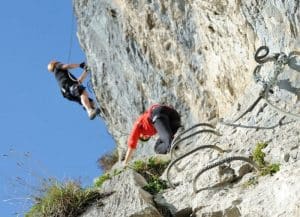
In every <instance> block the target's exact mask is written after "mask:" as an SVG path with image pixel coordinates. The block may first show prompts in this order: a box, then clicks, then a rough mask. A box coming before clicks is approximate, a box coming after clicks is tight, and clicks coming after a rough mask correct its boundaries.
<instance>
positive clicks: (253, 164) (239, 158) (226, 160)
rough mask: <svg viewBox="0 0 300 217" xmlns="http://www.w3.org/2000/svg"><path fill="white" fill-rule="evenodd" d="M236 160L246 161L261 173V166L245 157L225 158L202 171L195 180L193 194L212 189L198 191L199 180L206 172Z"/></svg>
mask: <svg viewBox="0 0 300 217" xmlns="http://www.w3.org/2000/svg"><path fill="white" fill-rule="evenodd" d="M236 160H240V161H246V162H247V163H249V164H251V165H252V166H253V167H254V168H255V169H256V170H257V171H259V169H260V168H259V166H258V165H257V164H256V163H255V162H254V161H253V160H251V159H250V158H248V157H243V156H232V157H228V158H224V159H222V160H220V161H218V162H215V163H213V164H210V165H207V166H206V167H204V168H203V169H202V170H200V171H199V172H198V173H197V174H196V176H195V178H194V179H193V192H194V193H195V194H196V193H198V192H200V191H202V190H205V189H209V188H211V187H205V188H201V189H197V180H198V179H199V177H200V176H201V175H202V174H203V173H205V172H206V171H208V170H210V169H213V168H214V167H217V166H220V165H221V164H224V163H229V162H231V161H236Z"/></svg>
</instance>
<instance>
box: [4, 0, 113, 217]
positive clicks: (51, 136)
mask: <svg viewBox="0 0 300 217" xmlns="http://www.w3.org/2000/svg"><path fill="white" fill-rule="evenodd" d="M1 8H2V11H1V13H0V26H1V27H2V30H1V34H0V48H1V50H0V52H1V60H0V63H1V75H2V76H1V78H2V84H1V86H0V90H1V93H2V98H1V107H0V120H1V121H0V132H1V134H0V135H1V140H0V141H1V146H0V147H1V148H0V160H1V163H0V165H1V166H0V173H1V176H0V186H1V188H0V213H1V216H16V214H14V213H22V212H24V211H27V209H28V203H27V202H28V201H27V200H26V197H29V196H30V194H32V193H34V189H35V187H37V186H38V183H39V181H41V180H42V178H47V177H55V178H57V179H59V180H66V179H70V178H71V179H80V180H81V181H82V183H83V185H85V186H86V185H89V184H91V183H92V180H93V179H94V177H97V176H99V175H100V174H101V171H100V170H99V169H98V168H97V164H96V161H97V159H98V158H99V157H100V156H101V155H103V154H104V153H107V152H110V151H111V150H113V148H114V145H115V144H114V141H113V139H112V138H111V137H110V135H109V134H108V132H107V130H106V127H105V124H104V123H103V122H102V121H101V120H100V119H97V120H94V121H90V120H89V119H88V117H87V115H86V113H85V111H84V110H83V109H82V108H81V107H80V106H78V105H77V104H75V103H72V102H69V101H67V100H65V99H64V98H63V97H62V96H61V95H60V92H59V89H58V85H57V83H56V81H55V79H54V77H53V75H52V74H50V73H49V72H48V71H47V68H46V67H47V63H48V62H49V61H50V60H51V59H57V60H60V61H62V62H67V60H68V56H69V50H70V47H71V48H72V49H71V57H70V62H71V63H79V62H81V61H83V60H84V59H85V55H84V53H83V52H82V50H81V48H80V47H79V44H78V39H77V37H76V22H75V20H74V24H73V31H72V1H71V0H64V1H62V0H51V1H41V0H27V1H16V0H11V1H3V2H2V4H1ZM71 34H72V37H73V43H72V46H70V41H71ZM72 72H73V74H75V75H76V76H79V75H80V73H81V70H73V71H72ZM20 216H23V215H20Z"/></svg>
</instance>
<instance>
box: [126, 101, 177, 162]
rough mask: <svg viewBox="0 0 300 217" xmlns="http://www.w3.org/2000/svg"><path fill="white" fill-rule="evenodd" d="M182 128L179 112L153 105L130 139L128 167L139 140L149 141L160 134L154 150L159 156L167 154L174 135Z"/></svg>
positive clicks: (163, 106)
mask: <svg viewBox="0 0 300 217" xmlns="http://www.w3.org/2000/svg"><path fill="white" fill-rule="evenodd" d="M180 126H181V123H180V115H179V114H178V112H177V111H176V110H175V109H173V108H171V107H169V106H165V105H159V104H155V105H152V106H151V107H150V108H149V109H148V110H147V111H146V112H144V113H143V114H142V115H141V116H140V117H139V118H138V119H137V120H136V121H135V123H134V125H133V128H132V131H131V133H130V136H129V138H128V150H127V153H126V156H125V161H124V164H125V165H126V164H127V163H128V161H129V160H130V158H131V156H132V154H133V153H134V151H135V149H136V147H137V143H138V140H141V141H147V140H149V139H150V137H151V136H153V135H155V134H156V133H158V135H159V138H158V140H157V141H156V143H155V146H154V150H155V152H156V153H158V154H166V153H168V152H169V151H170V148H171V142H172V140H173V137H174V134H175V133H176V132H177V130H178V128H179V127H180Z"/></svg>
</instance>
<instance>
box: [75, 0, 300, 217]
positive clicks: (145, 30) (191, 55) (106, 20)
mask: <svg viewBox="0 0 300 217" xmlns="http://www.w3.org/2000/svg"><path fill="white" fill-rule="evenodd" d="M74 8H75V13H76V16H77V22H78V38H79V41H80V44H81V46H82V48H83V50H84V52H85V54H86V57H87V61H88V64H89V65H90V66H91V68H92V71H93V73H92V75H93V76H92V78H93V79H92V81H93V85H94V89H95V93H96V97H97V99H98V102H99V103H100V105H101V108H102V117H103V119H104V121H105V122H106V124H107V127H108V129H109V131H110V133H111V134H112V135H113V136H114V138H115V140H116V142H117V144H118V149H119V151H120V153H122V152H124V150H125V149H126V140H127V136H128V133H129V132H130V129H131V126H132V123H133V121H134V120H135V118H136V117H137V116H138V115H139V114H140V113H141V112H142V111H143V110H145V108H147V107H148V106H149V105H151V104H152V103H157V102H160V103H167V104H171V105H173V106H174V107H175V108H176V109H177V110H178V111H179V112H180V113H181V115H182V122H183V125H184V128H188V127H190V126H192V125H193V124H195V123H198V122H211V123H214V124H216V129H217V130H218V131H219V132H220V133H221V134H222V136H220V137H216V136H210V135H200V136H198V137H197V138H194V139H193V140H190V141H193V143H192V144H191V145H190V146H188V149H192V148H195V147H197V146H199V145H204V144H218V145H219V146H220V147H222V148H223V149H228V150H230V151H229V152H228V153H224V154H223V155H220V154H218V153H216V152H215V151H212V150H205V151H199V152H197V153H195V154H193V155H192V156H190V157H187V158H185V159H184V160H182V161H181V162H180V164H179V166H181V167H185V170H184V171H182V172H180V173H178V174H177V173H176V174H175V173H174V169H172V170H171V177H172V181H173V182H174V183H179V185H178V186H177V187H176V188H175V189H168V190H166V191H165V192H164V193H162V194H160V195H157V196H156V202H157V203H160V204H164V205H165V206H167V207H169V209H170V211H171V212H172V213H173V215H176V213H177V214H178V212H179V211H180V210H184V209H186V208H191V209H192V210H193V211H194V214H195V215H196V216H201V217H204V216H213V217H218V216H230V217H236V216H254V217H255V216H264V217H267V216H270V217H271V216H272V217H273V216H281V217H297V216H300V214H299V212H300V211H299V209H300V208H299V199H300V198H299V195H300V194H299V191H300V186H299V181H297V180H299V162H300V161H299V160H300V153H299V144H300V127H299V122H295V121H293V119H291V118H289V117H286V118H285V119H283V120H282V123H283V124H282V125H281V126H277V127H275V128H274V129H268V130H267V129H251V128H234V127H229V126H224V125H222V124H221V123H220V122H219V121H218V120H219V118H221V117H222V118H224V119H225V120H233V119H234V117H237V116H238V114H241V113H242V112H243V111H245V109H246V108H247V107H248V106H249V105H250V104H251V103H252V102H254V100H255V99H256V98H257V96H258V94H259V92H260V90H261V89H262V86H261V85H260V84H259V83H255V82H254V80H253V79H252V72H253V69H254V67H255V66H256V64H257V63H256V62H255V61H254V58H253V56H254V53H255V50H256V49H257V48H258V47H259V46H261V45H268V46H269V47H270V50H271V53H275V52H280V51H283V52H285V53H287V54H288V53H289V52H290V51H294V50H299V49H300V43H299V42H300V38H299V26H300V25H299V24H300V23H299V17H300V12H299V1H298V0H289V1H275V0H269V1H254V0H248V1H246V0H222V1H221V0H218V1H212V0H208V1H200V0H197V1H192V0H76V1H75V0H74ZM293 61H294V62H295V66H296V69H298V71H297V70H291V69H288V67H286V68H285V71H284V73H283V74H282V75H280V77H279V78H280V81H279V82H278V83H277V84H278V86H277V87H276V88H274V94H272V102H274V103H275V104H276V105H277V106H279V107H280V108H282V109H284V110H286V111H291V112H294V113H298V114H299V113H300V112H299V107H300V102H299V101H300V73H299V71H300V70H299V65H300V63H299V62H300V61H299V58H295V59H294V60H293ZM272 72H273V65H272V63H267V64H265V65H264V66H263V70H262V73H264V74H266V77H268V74H270V73H272ZM282 117H283V115H282V114H281V113H278V112H276V111H275V110H274V109H272V108H271V107H270V106H267V105H266V102H265V100H261V101H260V103H259V104H258V105H257V106H256V107H255V108H254V110H253V111H252V112H251V113H249V114H247V115H246V116H245V117H243V118H242V119H241V120H240V122H239V123H241V124H244V125H259V126H268V127H269V126H273V125H276V124H278V122H279V120H281V118H282ZM153 141H154V140H152V143H153ZM258 142H267V143H268V144H269V145H268V146H267V148H265V150H264V151H265V153H266V160H267V161H268V162H272V163H280V164H281V170H280V172H278V173H277V174H275V175H274V176H266V177H258V178H257V181H258V183H257V184H256V185H253V186H249V187H248V188H244V187H245V186H244V183H247V181H248V180H249V179H251V178H252V177H254V176H257V174H256V173H254V172H251V173H246V172H247V171H248V170H247V169H245V168H246V166H245V163H243V162H238V161H234V162H232V163H231V164H230V168H231V169H232V170H233V171H234V173H235V174H236V175H237V176H238V175H239V172H238V171H239V170H240V171H241V170H244V173H246V174H243V175H244V176H242V177H240V179H239V180H238V181H236V182H234V183H231V184H230V185H228V186H225V188H223V187H222V188H216V189H209V190H205V191H201V192H200V193H198V194H193V193H192V192H191V191H192V187H191V186H192V181H193V178H194V176H195V174H196V173H197V172H198V171H199V170H200V169H201V168H202V167H203V166H204V165H206V164H208V163H212V162H215V161H216V160H218V159H222V158H223V157H226V156H236V155H243V156H249V155H250V154H251V152H252V150H253V148H254V146H255V145H256V144H257V143H258ZM182 146H184V144H181V148H180V150H179V151H180V152H181V153H183V152H185V151H186V150H185V148H182ZM151 154H153V151H152V144H151V142H149V143H148V144H145V145H139V148H138V151H137V153H136V156H135V157H142V156H144V155H151ZM217 170H218V169H217V168H215V169H212V170H210V171H209V172H207V173H205V174H204V175H203V177H202V176H201V178H200V179H199V180H198V182H197V185H198V186H203V185H204V186H207V184H210V183H211V184H215V183H218V181H220V180H219V174H218V172H217ZM232 170H231V171H232ZM245 171H246V172H245ZM227 178H228V177H227ZM220 179H222V177H220ZM120 182H123V180H121V179H120ZM120 185H122V184H120ZM120 188H121V187H120ZM294 192H295V193H294ZM120 200H122V201H124V203H125V201H127V200H126V199H125V198H124V199H122V198H121V199H120ZM139 200H140V198H138V197H137V198H136V200H134V199H132V200H130V201H127V202H128V203H127V206H128V207H130V206H132V204H134V203H139ZM111 206H112V207H113V208H112V209H115V210H122V209H126V208H124V207H126V204H122V207H120V206H114V205H113V204H111ZM138 212H140V211H139V210H137V213H138ZM130 215H131V214H130ZM130 215H128V216H130ZM90 216H91V217H94V216H97V214H96V212H95V214H94V215H93V214H90ZM106 216H113V215H110V214H107V215H106ZM125 216H126V215H125Z"/></svg>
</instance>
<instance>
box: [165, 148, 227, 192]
mask: <svg viewBox="0 0 300 217" xmlns="http://www.w3.org/2000/svg"><path fill="white" fill-rule="evenodd" d="M206 148H211V149H215V150H217V151H219V152H221V153H223V152H225V150H223V149H221V148H220V147H218V146H216V145H203V146H199V147H197V148H195V149H193V150H191V151H189V152H187V153H185V154H183V155H181V156H180V157H178V158H176V159H175V160H174V161H172V162H171V163H170V164H169V165H168V167H167V169H166V170H167V181H168V183H169V185H170V186H171V187H172V188H175V186H174V185H173V184H172V182H171V180H170V170H171V168H172V166H173V165H175V164H176V163H177V162H178V161H180V160H182V159H183V158H185V157H187V156H188V155H190V154H192V153H194V152H196V151H199V150H201V149H206Z"/></svg>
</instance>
